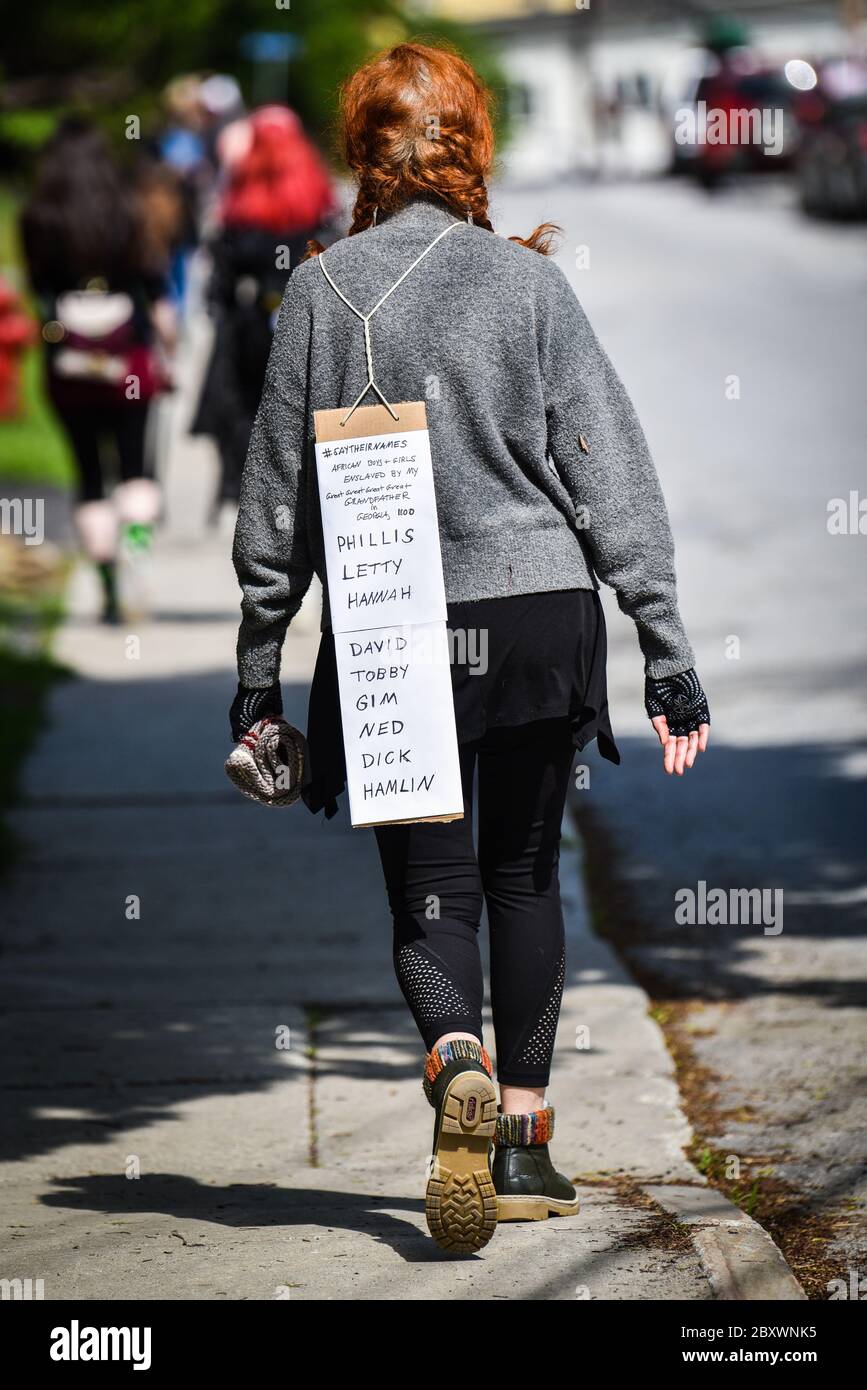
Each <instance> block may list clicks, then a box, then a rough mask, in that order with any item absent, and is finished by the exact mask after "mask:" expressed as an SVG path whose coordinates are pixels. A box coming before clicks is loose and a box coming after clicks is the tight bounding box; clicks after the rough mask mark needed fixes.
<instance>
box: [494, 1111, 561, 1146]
mask: <svg viewBox="0 0 867 1390" xmlns="http://www.w3.org/2000/svg"><path fill="white" fill-rule="evenodd" d="M553 1138H554V1107H553V1105H548V1106H546V1107H545V1109H544V1110H531V1111H530V1112H529V1113H528V1114H526V1115H503V1114H502V1113H500V1114H498V1115H497V1133H496V1135H495V1137H494V1143H495V1144H501V1145H502V1146H503V1147H504V1148H510V1149H515V1148H522V1149H523V1148H526V1147H527V1146H528V1145H529V1144H550V1142H551V1140H552V1139H553Z"/></svg>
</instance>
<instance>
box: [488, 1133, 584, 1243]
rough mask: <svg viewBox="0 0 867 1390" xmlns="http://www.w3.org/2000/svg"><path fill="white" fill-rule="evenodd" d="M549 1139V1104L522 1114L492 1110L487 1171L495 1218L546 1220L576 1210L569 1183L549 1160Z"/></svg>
mask: <svg viewBox="0 0 867 1390" xmlns="http://www.w3.org/2000/svg"><path fill="white" fill-rule="evenodd" d="M553 1137H554V1107H553V1106H552V1105H549V1106H548V1107H547V1108H546V1109H545V1110H533V1111H531V1112H530V1113H529V1114H527V1115H504V1114H502V1112H500V1113H498V1115H497V1128H496V1134H495V1137H494V1146H495V1147H494V1161H493V1164H492V1166H491V1171H492V1175H493V1179H494V1188H495V1189H496V1193H497V1219H498V1220H499V1221H547V1219H548V1217H549V1216H574V1215H575V1214H576V1212H577V1211H578V1209H579V1202H578V1197H577V1195H576V1193H575V1189H574V1187H573V1186H572V1184H571V1182H569V1180H568V1178H565V1177H564V1176H563V1174H562V1173H558V1172H557V1171H556V1169H555V1168H554V1165H553V1163H552V1162H551V1157H550V1154H549V1153H548V1144H549V1142H550V1141H551V1139H553Z"/></svg>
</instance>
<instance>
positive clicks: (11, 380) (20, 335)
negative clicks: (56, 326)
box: [0, 278, 36, 420]
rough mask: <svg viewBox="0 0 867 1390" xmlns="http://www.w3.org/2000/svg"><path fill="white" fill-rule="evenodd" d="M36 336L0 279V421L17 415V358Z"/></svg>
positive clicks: (16, 299) (16, 297)
mask: <svg viewBox="0 0 867 1390" xmlns="http://www.w3.org/2000/svg"><path fill="white" fill-rule="evenodd" d="M35 339H36V325H35V323H34V322H33V320H32V319H31V318H30V316H29V315H28V314H27V312H26V310H25V309H24V307H23V305H22V303H21V297H20V295H18V294H16V293H15V291H14V290H13V289H12V286H11V285H9V284H8V283H7V282H6V281H5V280H3V279H2V278H0V420H14V419H15V418H16V417H17V416H18V415H20V414H21V411H22V409H23V404H24V402H23V400H22V396H21V359H22V357H23V356H24V352H25V349H26V348H28V347H29V346H30V344H31V343H32V342H34V341H35Z"/></svg>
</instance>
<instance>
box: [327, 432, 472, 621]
mask: <svg viewBox="0 0 867 1390" xmlns="http://www.w3.org/2000/svg"><path fill="white" fill-rule="evenodd" d="M350 427H351V422H350ZM316 470H317V473H318V476H319V499H320V505H321V511H322V533H323V538H324V541H325V554H326V560H327V565H328V602H329V606H330V609H331V624H332V627H333V629H334V631H335V632H353V631H354V630H355V629H356V628H359V627H391V626H392V625H393V624H395V623H405V622H413V623H428V622H433V621H434V620H435V619H436V618H445V616H446V596H445V588H444V585H443V573H442V557H441V555H440V546H439V529H438V525H437V510H436V494H435V492H434V484H433V469H432V467H431V457H430V436H429V434H428V432H427V430H426V429H412V430H407V429H404V430H401V429H400V428H398V429H396V430H395V432H394V434H393V435H392V434H389V435H368V436H364V437H356V438H352V439H344V440H332V441H328V442H327V443H323V444H317V445H316Z"/></svg>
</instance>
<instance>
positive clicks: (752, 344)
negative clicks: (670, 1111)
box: [496, 182, 867, 1270]
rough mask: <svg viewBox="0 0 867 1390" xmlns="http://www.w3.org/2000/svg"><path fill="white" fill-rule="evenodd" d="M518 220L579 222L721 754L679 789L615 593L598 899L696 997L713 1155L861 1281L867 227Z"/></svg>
mask: <svg viewBox="0 0 867 1390" xmlns="http://www.w3.org/2000/svg"><path fill="white" fill-rule="evenodd" d="M498 214H499V216H498V218H497V219H496V220H497V225H498V227H502V229H503V230H507V231H509V232H512V231H516V230H521V229H523V228H525V227H528V226H530V225H532V224H534V223H535V222H536V221H538V220H540V218H542V217H550V218H551V219H552V220H555V221H558V222H559V223H560V224H561V225H562V226H563V227H564V231H565V236H564V241H563V265H564V269H567V271H568V272H569V274H570V276H571V278H572V281H573V284H574V285H575V288H576V291H577V293H578V295H579V297H580V298H581V300H582V302H583V304H584V307H585V309H586V310H587V312H588V314H589V316H590V318H591V322H593V324H594V326H595V327H596V330H597V332H598V334H599V336H600V338H601V339H602V341H603V343H604V345H605V347H606V348H607V350H608V351H609V354H610V355H611V357H612V359H613V361H614V363H615V366H616V367H617V369H618V371H619V373H620V375H621V377H622V378H623V379H624V381H625V383H626V385H627V387H628V389H629V391H630V394H631V395H632V397H633V400H634V401H635V404H636V407H637V409H638V411H639V414H640V416H641V419H642V421H643V423H644V426H645V430H646V433H647V435H648V438H649V441H650V445H651V448H652V450H653V453H654V457H655V459H656V462H657V467H658V470H659V473H660V476H661V478H662V481H663V486H664V489H665V492H666V496H667V499H668V503H669V509H670V513H671V517H672V524H673V527H674V532H675V538H676V542H677V551H678V571H679V576H680V589H681V600H682V611H683V615H684V618H685V621H686V623H687V628H688V631H689V633H690V636H691V639H692V642H693V645H694V647H695V648H696V651H697V654H698V660H699V669H700V673H701V676H702V679H703V681H704V684H705V686H706V688H707V690H708V693H709V696H710V703H711V710H712V720H713V731H712V750H711V751H710V752H709V753H708V755H706V757H705V758H704V760H703V765H699V767H698V768H697V769H696V770H694V771H693V772H692V774H690V775H688V776H687V777H686V778H684V779H683V780H680V779H667V778H665V777H664V775H663V773H662V771H661V767H660V757H659V753H658V750H657V746H656V743H655V739H654V738H653V736H652V734H651V733H650V731H649V727H648V725H647V722H646V719H645V716H644V713H643V708H642V702H641V695H642V680H643V675H642V666H641V660H640V655H639V652H638V647H637V643H636V641H635V636H634V630H633V628H632V625H631V623H630V622H629V621H628V620H626V619H625V618H624V617H623V616H622V615H621V614H620V613H619V612H618V611H617V608H616V604H615V603H614V602H613V601H612V602H608V601H607V600H608V599H609V598H611V596H610V594H609V595H607V596H606V611H607V613H608V615H609V636H610V674H609V690H610V697H611V706H612V716H613V724H614V729H615V733H616V734H617V736H618V741H619V744H620V747H621V751H622V753H623V764H622V766H621V767H619V768H616V767H611V766H609V765H608V764H605V763H603V762H602V761H601V760H600V759H599V757H598V755H597V754H596V753H595V751H591V752H590V753H588V754H587V755H586V762H587V763H588V765H589V766H590V770H591V772H590V786H589V788H587V789H586V790H581V791H576V792H575V794H574V801H575V806H576V810H577V812H578V814H579V817H580V820H581V823H582V825H583V827H584V829H585V831H586V832H587V834H588V837H589V839H588V849H589V853H590V854H591V855H594V856H596V860H595V861H594V864H595V868H596V869H597V870H598V872H599V876H600V878H601V879H602V880H603V881H604V880H605V879H606V878H610V877H611V876H612V875H613V879H614V882H615V884H619V885H621V886H625V887H626V889H627V890H628V892H627V897H628V900H629V902H630V910H631V913H632V920H631V922H629V923H627V922H626V921H625V920H609V921H608V922H607V923H606V924H605V925H606V929H608V930H610V931H611V933H612V935H614V936H615V937H616V938H618V939H620V941H621V944H622V946H623V949H624V951H625V953H626V955H627V957H628V959H629V960H630V962H631V963H632V965H633V966H634V967H636V968H637V969H639V970H640V971H641V972H642V976H643V978H644V979H645V980H646V981H647V982H649V983H650V984H651V986H652V991H651V992H652V993H654V994H655V995H656V996H657V997H660V998H666V997H672V998H676V997H682V998H683V999H686V1000H691V1001H693V1004H694V1006H695V1007H694V1009H693V1012H692V1014H691V1017H692V1020H693V1022H692V1025H691V1026H692V1028H693V1031H694V1036H693V1037H692V1044H691V1045H692V1047H693V1050H694V1054H695V1060H696V1062H697V1063H698V1064H699V1065H700V1066H702V1067H705V1068H708V1069H709V1071H710V1073H711V1074H712V1076H715V1077H716V1078H717V1080H716V1082H714V1083H712V1084H711V1080H710V1079H709V1078H705V1085H706V1087H708V1086H709V1087H710V1089H711V1090H713V1092H714V1093H715V1094H714V1095H713V1096H710V1097H708V1099H712V1100H714V1102H715V1106H714V1108H715V1110H716V1114H717V1118H716V1128H715V1132H714V1130H713V1126H712V1128H711V1131H710V1132H709V1133H708V1135H707V1137H708V1139H709V1140H712V1142H713V1146H714V1147H716V1148H718V1149H719V1150H721V1151H722V1152H723V1153H724V1154H726V1155H732V1156H735V1157H737V1158H739V1159H740V1160H742V1161H744V1160H745V1161H746V1165H747V1169H748V1171H749V1172H750V1174H751V1175H752V1174H754V1173H755V1172H756V1171H760V1172H761V1175H762V1176H761V1181H760V1187H761V1184H762V1183H765V1185H768V1184H767V1181H766V1180H767V1179H772V1180H773V1181H774V1182H776V1181H777V1180H778V1179H782V1180H783V1181H784V1182H785V1183H786V1184H787V1185H789V1187H790V1189H791V1191H792V1193H793V1197H792V1202H791V1204H790V1205H791V1206H793V1207H795V1206H797V1205H798V1204H799V1200H800V1199H801V1198H805V1199H806V1203H805V1206H804V1210H805V1211H806V1212H808V1213H810V1214H812V1213H813V1212H815V1211H821V1212H824V1213H825V1214H826V1215H827V1214H829V1213H830V1214H831V1215H832V1216H833V1218H834V1221H835V1225H834V1231H833V1234H834V1242H835V1243H834V1245H833V1250H834V1253H835V1254H836V1255H837V1256H838V1257H839V1256H840V1255H841V1253H842V1256H843V1258H844V1261H846V1262H848V1263H849V1264H851V1265H852V1266H853V1267H859V1262H860V1268H861V1269H862V1270H863V1269H864V1255H865V1231H864V1219H863V1218H864V1202H865V1199H867V1180H865V1153H864V1148H865V1146H864V1140H863V1136H864V1133H865V1132H867V1097H865V1089H864V1066H863V1059H864V1056H865V1041H867V1038H865V1015H864V1006H865V994H867V992H865V985H864V930H865V905H867V887H865V882H867V875H865V869H867V864H865V860H867V853H865V836H864V825H865V820H867V815H865V812H867V786H865V775H867V709H865V702H864V698H863V690H864V675H865V655H867V652H865V638H864V627H865V624H864V598H863V594H864V558H865V553H867V536H865V535H860V534H858V533H857V530H856V531H855V533H849V534H837V535H835V534H831V533H830V532H829V529H828V514H829V511H828V509H829V504H831V502H832V499H834V498H843V499H846V501H847V502H848V499H849V495H850V492H853V491H854V492H856V493H857V498H856V501H860V499H861V498H862V497H867V478H865V473H867V467H865V461H864V435H865V428H864V427H865V423H867V418H865V417H867V411H865V392H864V348H865V343H867V298H865V290H867V260H865V257H864V233H863V229H860V228H853V227H845V226H844V227H840V226H824V225H820V224H815V223H812V222H809V221H807V220H805V219H804V218H802V217H801V216H800V214H799V213H798V212H797V210H796V209H795V208H794V206H793V204H792V201H791V196H790V194H789V193H788V191H787V190H786V188H785V187H784V186H782V185H777V184H775V183H773V182H771V183H766V184H758V185H753V186H752V187H746V188H742V189H739V190H736V191H733V192H731V193H730V194H727V195H723V196H721V197H718V198H708V197H707V196H706V195H702V194H700V193H698V192H696V191H695V190H693V189H691V188H690V187H688V186H686V185H674V184H667V185H648V186H645V187H626V186H624V187H611V188H605V187H597V188H590V189H569V190H556V191H547V192H545V193H543V194H541V195H540V194H538V193H534V194H532V195H530V194H527V195H522V196H521V197H520V198H516V197H508V198H504V199H501V201H500V204H499V207H498ZM581 247H586V248H587V249H588V251H589V268H581V269H579V268H577V265H576V250H577V249H578V248H581ZM732 378H737V381H736V382H733V380H732ZM865 510H867V509H865ZM864 524H865V529H867V520H865V523H864ZM702 880H703V881H704V882H705V883H706V884H707V886H708V889H710V888H712V887H719V888H723V889H725V890H729V889H732V888H743V889H753V888H762V889H769V890H772V891H777V890H779V891H781V892H782V900H781V901H782V930H781V931H780V932H778V933H776V934H772V933H771V932H766V931H765V926H767V925H769V923H768V922H765V923H764V924H756V925H754V924H752V922H750V923H746V924H743V923H742V924H740V925H732V924H722V923H720V924H711V923H706V924H703V925H702V924H700V923H699V924H696V925H691V926H681V925H678V924H677V923H676V921H675V916H674V912H675V898H674V895H675V893H676V892H677V891H678V890H679V889H690V888H691V889H693V890H695V891H698V884H699V882H701V881H702ZM770 901H771V902H773V901H774V900H773V899H771V900H770ZM603 910H604V903H603ZM619 911H620V908H619V906H618V907H617V908H616V909H615V913H614V916H615V919H616V917H617V913H618V912H619ZM749 1160H754V1162H753V1164H752V1167H751V1166H750V1162H749ZM758 1161H761V1164H762V1167H761V1169H760V1170H757V1169H756V1166H755V1163H756V1162H758ZM828 1249H829V1250H831V1249H832V1247H831V1246H829V1247H828Z"/></svg>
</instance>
